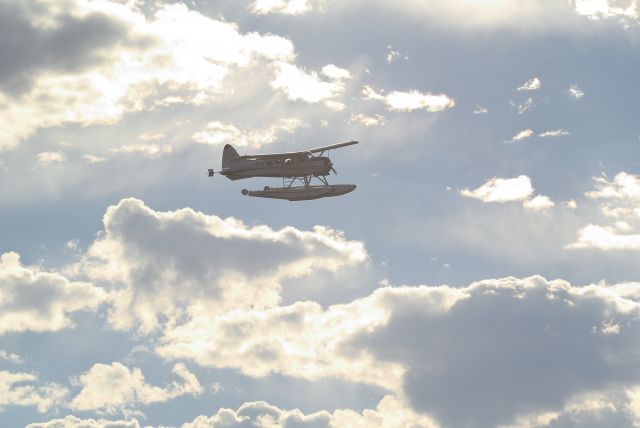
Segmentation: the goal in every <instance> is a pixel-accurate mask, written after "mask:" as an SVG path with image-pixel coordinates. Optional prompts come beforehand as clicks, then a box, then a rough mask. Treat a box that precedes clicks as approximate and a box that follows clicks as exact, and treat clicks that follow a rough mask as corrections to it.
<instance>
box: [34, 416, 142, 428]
mask: <svg viewBox="0 0 640 428" xmlns="http://www.w3.org/2000/svg"><path fill="white" fill-rule="evenodd" d="M26 428H140V423H139V422H138V421H137V420H136V419H132V420H128V421H122V420H121V421H110V420H106V419H80V418H77V417H75V416H72V415H69V416H65V417H64V418H63V419H52V420H50V421H47V422H36V423H32V424H29V425H27V426H26Z"/></svg>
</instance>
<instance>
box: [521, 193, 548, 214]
mask: <svg viewBox="0 0 640 428" xmlns="http://www.w3.org/2000/svg"><path fill="white" fill-rule="evenodd" d="M555 205H556V204H555V203H554V202H553V201H552V200H551V199H549V197H548V196H544V195H537V196H535V197H534V198H533V199H528V200H526V201H523V202H522V206H523V207H525V208H527V209H530V210H533V211H548V210H549V209H551V208H553V207H554V206H555Z"/></svg>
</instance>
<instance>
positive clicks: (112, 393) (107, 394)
mask: <svg viewBox="0 0 640 428" xmlns="http://www.w3.org/2000/svg"><path fill="white" fill-rule="evenodd" d="M173 373H175V374H176V375H177V376H178V377H179V378H180V382H177V381H175V382H173V383H172V384H171V385H169V386H167V387H164V388H162V387H158V386H152V385H149V384H148V383H147V382H146V381H145V379H144V376H143V374H142V371H141V370H140V369H139V368H133V369H129V368H128V367H126V366H124V365H123V364H120V363H117V362H116V363H112V364H94V365H93V367H91V369H89V371H88V372H86V373H84V374H82V375H80V377H79V378H78V380H77V384H78V385H79V386H80V387H81V388H82V389H81V390H80V392H79V393H78V395H76V396H75V397H74V398H73V400H71V401H70V403H69V407H70V408H71V409H73V410H78V411H87V410H98V411H101V412H105V413H107V414H114V413H119V412H123V411H126V410H128V409H133V408H135V407H136V406H138V405H139V404H151V403H158V402H164V401H168V400H170V399H173V398H176V397H179V396H182V395H185V394H190V395H199V394H201V393H202V386H201V385H200V383H199V382H198V379H197V378H196V377H195V375H194V374H193V373H191V372H189V370H187V368H186V367H185V366H184V364H176V365H175V366H174V367H173Z"/></svg>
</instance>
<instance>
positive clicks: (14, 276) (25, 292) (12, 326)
mask: <svg viewBox="0 0 640 428" xmlns="http://www.w3.org/2000/svg"><path fill="white" fill-rule="evenodd" d="M106 299H107V295H106V293H105V292H104V291H103V290H102V289H101V288H98V287H94V286H93V285H91V284H89V283H87V282H77V281H69V280H68V279H67V278H65V277H64V276H61V275H59V274H56V273H48V272H43V271H40V270H39V269H37V268H30V267H25V266H23V265H22V264H21V263H20V256H19V255H18V254H16V253H4V254H2V256H0V335H3V334H6V333H8V332H22V331H57V330H60V329H63V328H67V327H71V326H72V320H71V317H70V316H71V314H72V313H73V312H76V311H93V310H96V308H97V307H98V306H99V305H100V304H101V303H102V302H104V301H105V300H106Z"/></svg>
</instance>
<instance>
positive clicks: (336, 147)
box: [307, 141, 358, 153]
mask: <svg viewBox="0 0 640 428" xmlns="http://www.w3.org/2000/svg"><path fill="white" fill-rule="evenodd" d="M354 144H358V142H357V141H346V142H344V143H338V144H332V145H330V146H324V147H318V148H316V149H311V150H307V152H309V153H320V152H324V151H327V150H333V149H339V148H340V147H347V146H352V145H354Z"/></svg>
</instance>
